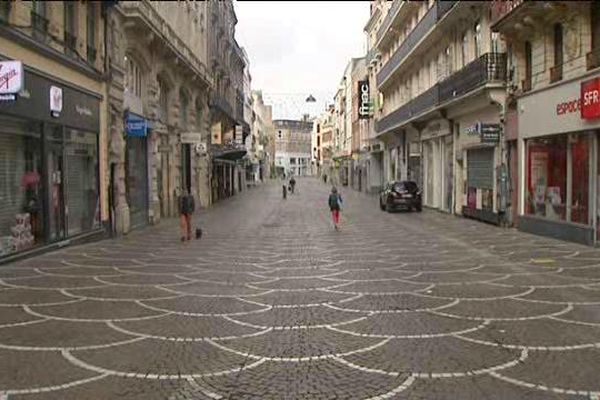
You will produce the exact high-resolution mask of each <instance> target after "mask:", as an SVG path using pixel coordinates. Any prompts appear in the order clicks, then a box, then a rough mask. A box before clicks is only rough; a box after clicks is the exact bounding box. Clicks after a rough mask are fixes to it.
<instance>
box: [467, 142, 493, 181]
mask: <svg viewBox="0 0 600 400" xmlns="http://www.w3.org/2000/svg"><path fill="white" fill-rule="evenodd" d="M467 184H468V186H469V187H473V188H478V189H493V188H494V148H485V149H472V150H468V151H467Z"/></svg>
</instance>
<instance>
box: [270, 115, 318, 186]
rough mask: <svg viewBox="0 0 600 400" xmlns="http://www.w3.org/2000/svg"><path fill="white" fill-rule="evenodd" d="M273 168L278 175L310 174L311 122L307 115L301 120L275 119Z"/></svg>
mask: <svg viewBox="0 0 600 400" xmlns="http://www.w3.org/2000/svg"><path fill="white" fill-rule="evenodd" d="M273 129H274V130H275V168H276V171H277V174H278V176H280V177H286V178H289V177H291V176H309V175H311V173H312V171H311V136H312V130H313V122H312V121H309V119H308V116H306V115H305V116H304V118H303V119H302V120H299V121H298V120H287V119H276V120H274V121H273Z"/></svg>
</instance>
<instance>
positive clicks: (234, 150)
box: [211, 145, 248, 161]
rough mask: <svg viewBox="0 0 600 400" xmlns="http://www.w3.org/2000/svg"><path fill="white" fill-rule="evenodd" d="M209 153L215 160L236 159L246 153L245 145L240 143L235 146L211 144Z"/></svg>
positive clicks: (239, 158)
mask: <svg viewBox="0 0 600 400" xmlns="http://www.w3.org/2000/svg"><path fill="white" fill-rule="evenodd" d="M211 153H212V156H213V158H214V159H216V160H219V159H220V160H228V161H237V160H241V159H242V158H244V156H245V155H246V154H247V153H248V151H247V150H246V148H245V147H243V146H240V145H235V146H222V145H213V146H211Z"/></svg>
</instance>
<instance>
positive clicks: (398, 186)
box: [394, 182, 407, 192]
mask: <svg viewBox="0 0 600 400" xmlns="http://www.w3.org/2000/svg"><path fill="white" fill-rule="evenodd" d="M394 190H395V191H396V192H404V191H405V190H407V187H406V185H405V183H404V182H396V183H394Z"/></svg>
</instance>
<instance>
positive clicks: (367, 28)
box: [363, 7, 381, 32]
mask: <svg viewBox="0 0 600 400" xmlns="http://www.w3.org/2000/svg"><path fill="white" fill-rule="evenodd" d="M380 16H381V10H380V9H379V7H377V8H375V12H374V13H373V14H371V16H370V17H369V20H368V21H367V23H366V24H365V27H364V28H363V31H365V32H370V31H371V29H373V25H375V22H376V21H377V19H379V17H380Z"/></svg>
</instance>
